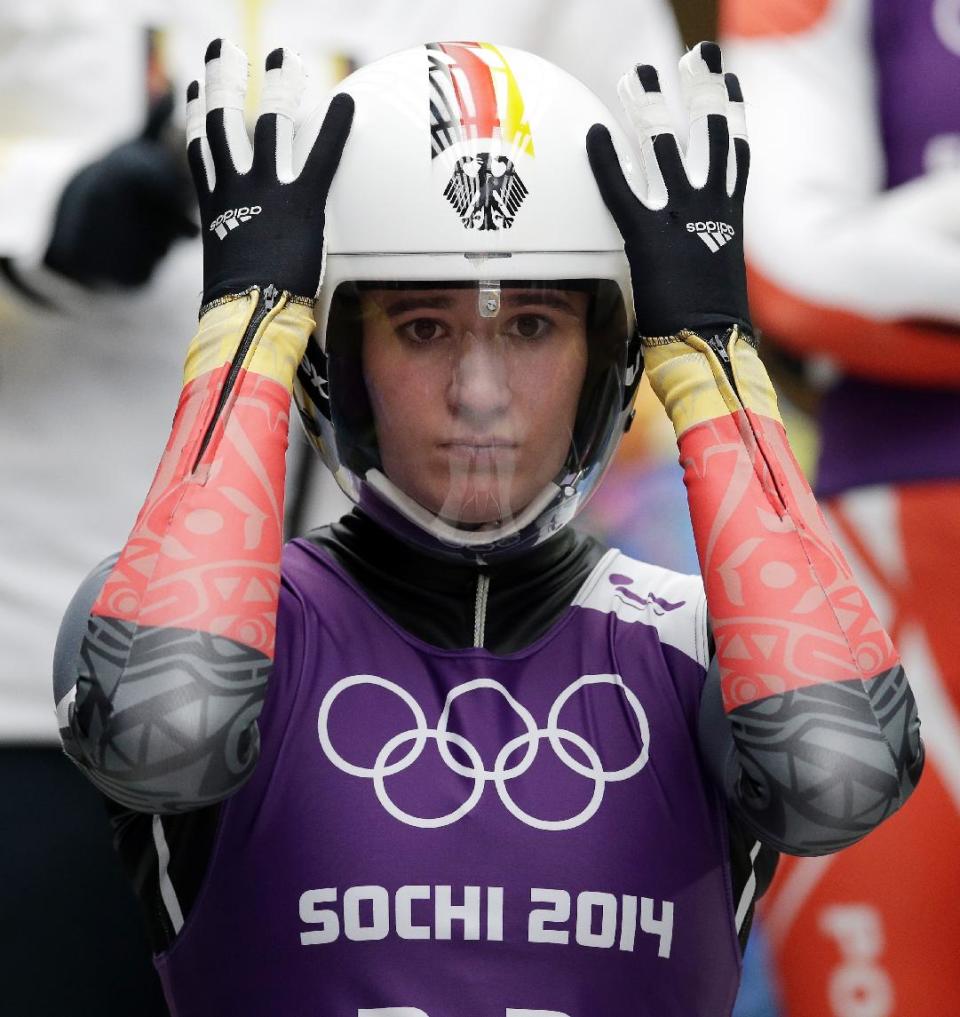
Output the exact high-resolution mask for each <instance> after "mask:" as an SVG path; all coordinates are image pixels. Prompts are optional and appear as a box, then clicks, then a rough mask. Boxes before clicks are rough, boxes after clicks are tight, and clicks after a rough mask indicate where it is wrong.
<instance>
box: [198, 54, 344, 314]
mask: <svg viewBox="0 0 960 1017" xmlns="http://www.w3.org/2000/svg"><path fill="white" fill-rule="evenodd" d="M304 83H305V79H304V72H303V68H302V65H301V63H300V59H299V57H298V56H297V55H296V54H295V53H294V52H293V51H291V50H288V49H276V50H274V51H273V52H272V53H271V54H270V55H269V56H268V57H267V61H266V76H265V78H264V85H263V100H262V104H261V111H260V116H259V118H258V119H257V123H256V127H255V129H254V139H253V145H252V146H251V144H250V138H249V136H248V135H247V130H246V125H245V123H244V119H243V106H244V96H245V94H246V87H247V57H246V54H245V53H244V52H243V51H242V50H241V49H239V48H238V47H236V46H235V45H233V43H231V42H229V41H228V40H226V39H215V40H214V41H213V42H211V43H210V45H209V46H208V47H207V54H206V75H205V88H204V89H201V88H200V85H199V83H198V82H196V81H194V82H192V83H191V85H190V87H189V88H188V90H187V155H188V158H189V162H190V169H191V171H192V173H193V181H194V186H195V187H196V191H197V197H198V199H199V202H200V222H201V231H202V235H203V304H204V305H206V304H208V303H210V301H212V300H216V299H217V298H219V297H223V296H228V295H230V294H233V293H240V292H243V291H244V290H247V289H249V288H250V287H252V286H258V287H260V289H261V290H263V289H264V288H265V287H266V286H267V285H268V284H270V283H273V284H274V285H275V286H276V287H277V289H279V290H281V291H282V290H287V291H288V292H289V293H291V294H292V295H294V296H297V297H300V298H303V299H306V300H311V301H312V300H313V298H314V297H315V296H316V293H317V290H318V288H319V285H320V274H321V270H322V266H323V227H324V208H325V205H326V201H327V192H328V191H329V189H330V184H331V182H332V180H333V175H334V173H335V172H336V169H337V166H338V165H339V163H340V156H341V154H342V152H343V147H344V145H345V144H346V141H347V136H348V134H349V132H350V124H351V122H352V120H353V99H352V98H351V97H350V96H348V95H344V94H340V95H337V96H334V98H333V100H332V102H331V103H330V107H329V110H328V111H327V115H326V118H325V119H324V121H323V125H322V126H321V128H320V131H319V134H318V135H317V136H316V138H315V139H311V138H310V136H309V135H310V132H309V130H307V129H306V128H304V130H302V131H300V132H298V134H297V135H296V136H294V129H293V128H294V116H295V114H296V111H297V107H298V105H299V102H300V97H301V94H302V92H303V88H304ZM308 146H309V147H308Z"/></svg>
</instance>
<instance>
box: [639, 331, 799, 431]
mask: <svg viewBox="0 0 960 1017" xmlns="http://www.w3.org/2000/svg"><path fill="white" fill-rule="evenodd" d="M643 347H644V349H643V363H644V370H645V371H646V373H647V376H648V378H649V379H650V385H651V387H652V388H653V390H654V392H656V394H657V397H658V398H659V399H660V402H661V403H663V405H664V408H665V409H666V411H667V415H668V416H669V417H670V420H671V422H672V423H673V427H674V430H675V432H676V434H677V437H678V438H679V437H680V436H681V435H682V434H684V433H685V432H686V431H689V430H690V428H691V427H696V426H697V425H698V424H702V423H705V422H706V421H708V420H715V419H717V418H718V417H723V416H726V415H728V414H730V413H735V412H737V410H741V409H749V410H752V411H753V412H755V413H758V414H761V415H763V416H765V417H770V418H771V419H773V420H777V421H779V420H780V412H779V410H778V409H777V397H776V394H775V393H774V391H773V386H772V385H771V383H770V378H769V377H768V376H767V372H766V369H765V368H764V366H763V363H762V362H761V360H760V357H759V356H758V355H757V351H756V350H755V349H754V348H753V346H752V345H751V344H750V343H749V342H747V340H746V339H744V338H743V336H741V335H740V333H739V331H738V330H737V329H736V328H734V329H733V330H732V332H731V334H730V336H729V338H728V341H727V346H726V349H727V354H728V356H729V357H730V363H731V365H732V368H733V377H734V381H735V382H736V390H734V388H733V386H732V385H731V384H730V380H729V379H728V377H727V375H726V373H725V371H724V369H723V364H722V363H721V362H720V358H719V357H718V356H717V354H716V353H715V352H714V351H713V350H712V349H711V348H710V347H709V346H708V345H707V343H706V342H705V341H704V340H703V339H701V338H700V336H698V335H696V334H695V333H693V332H689V331H686V330H684V331H683V332H680V333H679V334H678V335H675V336H666V337H663V338H655V339H644V340H643Z"/></svg>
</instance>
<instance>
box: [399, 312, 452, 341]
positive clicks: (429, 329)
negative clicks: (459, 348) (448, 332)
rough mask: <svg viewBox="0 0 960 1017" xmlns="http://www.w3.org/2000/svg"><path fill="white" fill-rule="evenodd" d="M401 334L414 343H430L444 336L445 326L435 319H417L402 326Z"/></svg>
mask: <svg viewBox="0 0 960 1017" xmlns="http://www.w3.org/2000/svg"><path fill="white" fill-rule="evenodd" d="M400 334H401V335H402V336H403V337H404V338H405V339H409V340H410V342H414V343H429V342H432V341H433V340H435V339H439V338H440V337H441V336H442V335H443V325H442V324H441V323H440V322H439V321H436V320H435V319H433V318H416V319H414V320H413V321H408V322H407V323H406V324H405V325H401V326H400Z"/></svg>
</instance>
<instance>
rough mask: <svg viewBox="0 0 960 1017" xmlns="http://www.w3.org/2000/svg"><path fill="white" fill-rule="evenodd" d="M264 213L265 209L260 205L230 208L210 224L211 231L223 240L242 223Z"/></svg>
mask: <svg viewBox="0 0 960 1017" xmlns="http://www.w3.org/2000/svg"><path fill="white" fill-rule="evenodd" d="M262 211H263V208H262V207H261V206H260V205H243V206H241V207H240V208H228V209H227V210H226V212H221V213H220V215H218V216H217V217H216V219H214V220H213V222H212V223H210V229H211V230H212V231H213V232H214V233H216V234H217V236H218V237H219V238H220V239H221V240H223V238H224V237H225V236H226V235H227V233H229V231H230V230H235V229H236V228H237V227H238V226H239V225H240V223H242V222H247V221H248V220H250V219H252V218H253V216H255V215H259V214H260V213H261V212H262Z"/></svg>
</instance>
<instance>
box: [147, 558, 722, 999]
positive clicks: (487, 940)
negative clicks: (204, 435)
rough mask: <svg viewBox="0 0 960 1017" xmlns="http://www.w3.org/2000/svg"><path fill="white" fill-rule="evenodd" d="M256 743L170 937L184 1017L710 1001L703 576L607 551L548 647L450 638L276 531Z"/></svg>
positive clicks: (718, 978)
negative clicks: (388, 605)
mask: <svg viewBox="0 0 960 1017" xmlns="http://www.w3.org/2000/svg"><path fill="white" fill-rule="evenodd" d="M283 578H284V585H283V590H282V594H281V601H280V615H279V624H278V638H277V656H276V666H275V669H274V674H273V676H272V678H271V682H270V689H269V693H268V696H267V701H266V704H265V707H264V710H263V714H262V716H261V720H260V729H261V735H262V739H261V740H262V753H261V759H260V762H259V765H258V767H257V769H256V771H255V773H254V775H253V777H252V778H251V780H250V781H249V782H248V783H247V784H246V785H245V786H244V787H243V788H242V789H241V790H240V791H239V792H238V793H237V794H236V795H235V796H234V797H233V798H232V799H230V801H229V802H228V803H227V804H226V806H225V807H224V809H223V812H222V819H221V825H220V830H219V833H218V839H217V843H216V846H215V848H214V852H213V856H212V860H211V863H210V867H209V871H208V873H207V875H206V880H205V885H204V887H203V889H202V890H201V892H200V895H199V897H198V898H197V901H196V903H195V905H194V908H193V911H192V912H191V914H190V916H189V918H188V920H187V923H186V925H185V926H184V928H183V930H182V931H181V933H180V935H179V937H178V939H177V941H176V943H175V944H174V946H173V947H172V948H171V949H170V950H169V951H167V952H166V953H165V954H163V955H161V956H160V957H158V958H157V968H158V970H159V972H160V975H161V977H162V980H163V983H164V987H165V991H166V994H167V1000H168V1002H169V1003H170V1005H171V1010H172V1012H173V1014H174V1015H176V1017H187V1015H190V1017H193V1015H197V1017H200V1015H202V1017H215V1015H218V1014H231V1015H260V1014H263V1015H271V1017H272V1015H283V1017H295V1015H304V1017H307V1015H310V1017H671V1015H676V1017H696V1015H703V1017H722V1015H726V1014H729V1012H730V1009H731V1007H732V1005H733V1000H734V996H735V994H736V988H737V982H738V979H739V966H740V951H739V947H738V944H737V938H736V930H735V924H734V913H733V903H732V901H731V887H730V877H729V872H728V864H729V863H728V846H727V831H726V823H725V819H724V810H723V806H722V804H721V801H720V797H719V794H718V793H717V792H716V791H715V789H714V788H713V787H712V786H711V785H710V784H709V783H708V782H707V779H706V777H705V775H704V773H703V772H702V770H701V766H700V763H699V759H698V755H697V744H696V726H697V714H698V704H699V699H700V692H701V688H702V685H703V680H704V674H705V665H706V662H707V652H708V651H707V645H706V602H705V599H704V594H703V587H702V584H701V581H700V579H699V577H693V576H681V575H678V574H676V573H672V572H668V571H666V570H663V569H659V568H655V567H653V566H650V565H645V564H641V563H639V562H635V561H633V560H631V559H629V558H626V557H624V556H623V555H620V554H619V553H618V552H615V551H611V552H609V553H608V554H607V555H606V556H605V557H604V558H603V560H602V561H601V562H600V563H599V564H598V566H597V567H596V568H595V569H594V571H593V573H592V574H591V576H590V578H589V579H588V581H587V582H586V583H585V584H584V587H583V588H582V590H581V591H580V593H579V594H578V596H577V598H576V600H575V601H574V603H573V605H572V606H571V607H570V608H569V609H568V610H567V611H566V612H565V614H564V615H563V616H562V617H561V618H560V619H559V620H558V622H557V623H556V624H555V625H554V626H553V627H552V628H551V629H550V630H549V631H548V632H547V633H546V634H545V635H544V636H543V637H541V638H540V639H539V640H538V641H537V642H536V643H535V644H534V645H533V646H531V647H529V648H527V649H525V650H523V651H520V652H517V653H513V654H509V655H505V656H498V655H495V654H493V653H490V652H488V651H487V650H484V649H467V650H441V649H437V648H435V647H432V646H429V645H427V644H425V643H423V642H421V641H419V640H417V639H416V638H414V637H413V636H411V635H409V634H407V633H406V632H404V631H403V630H401V629H400V628H399V627H398V626H397V625H396V624H395V623H394V622H392V621H391V620H390V619H389V618H387V617H385V616H384V615H383V614H382V613H381V612H380V611H379V610H378V609H377V608H376V607H374V606H373V605H371V603H370V602H369V601H368V600H367V599H366V597H365V596H364V595H363V593H362V592H361V591H360V590H359V589H358V588H357V587H356V586H355V584H354V583H353V581H352V580H351V579H350V578H349V577H347V576H346V575H345V574H344V573H343V572H342V571H341V569H340V568H339V567H338V566H337V565H336V564H335V563H333V561H332V560H331V559H330V558H329V557H328V556H327V555H326V554H325V553H324V552H323V551H321V550H319V549H317V548H316V547H314V546H313V545H310V544H308V543H306V542H302V541H297V542H294V543H293V544H291V545H289V546H288V547H287V549H286V552H285V557H284V566H283Z"/></svg>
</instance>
